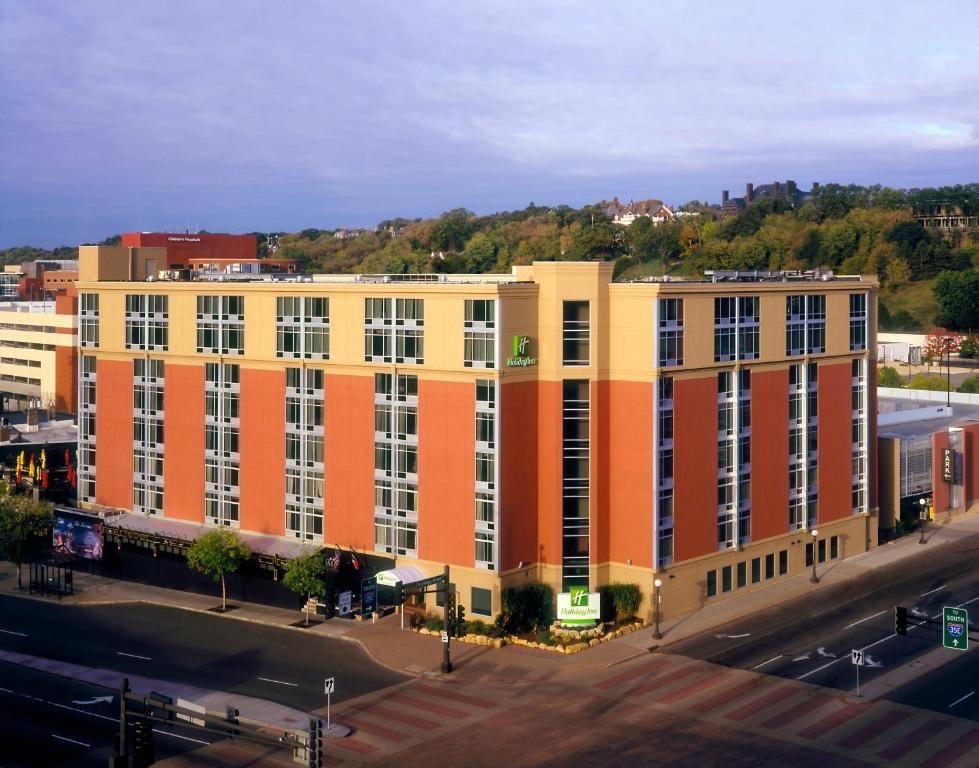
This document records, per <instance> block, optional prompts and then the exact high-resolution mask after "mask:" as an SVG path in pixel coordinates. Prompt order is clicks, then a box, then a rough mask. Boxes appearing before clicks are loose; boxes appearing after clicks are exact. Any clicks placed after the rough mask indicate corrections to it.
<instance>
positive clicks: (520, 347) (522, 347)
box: [506, 336, 537, 367]
mask: <svg viewBox="0 0 979 768" xmlns="http://www.w3.org/2000/svg"><path fill="white" fill-rule="evenodd" d="M506 364H507V365H509V366H517V367H522V366H526V365H537V360H536V359H535V358H534V356H533V355H532V354H531V352H530V336H514V337H513V354H512V355H510V356H509V357H507V359H506Z"/></svg>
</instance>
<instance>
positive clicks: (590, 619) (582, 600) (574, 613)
mask: <svg viewBox="0 0 979 768" xmlns="http://www.w3.org/2000/svg"><path fill="white" fill-rule="evenodd" d="M601 617H602V598H601V595H600V594H599V593H598V592H589V591H588V588H587V587H571V591H570V592H561V593H560V594H558V596H557V619H558V621H560V622H561V623H562V624H594V623H595V622H596V621H598V620H599V619H600V618H601Z"/></svg>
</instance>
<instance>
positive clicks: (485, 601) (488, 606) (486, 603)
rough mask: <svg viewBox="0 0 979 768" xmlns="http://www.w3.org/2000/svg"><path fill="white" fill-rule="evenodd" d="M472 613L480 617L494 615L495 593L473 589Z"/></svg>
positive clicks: (477, 588)
mask: <svg viewBox="0 0 979 768" xmlns="http://www.w3.org/2000/svg"><path fill="white" fill-rule="evenodd" d="M472 612H473V613H475V614H478V615H480V616H492V615H493V593H492V592H491V591H490V590H488V589H480V588H479V587H473V588H472Z"/></svg>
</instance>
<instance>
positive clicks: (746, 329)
mask: <svg viewBox="0 0 979 768" xmlns="http://www.w3.org/2000/svg"><path fill="white" fill-rule="evenodd" d="M759 321H760V316H759V301H758V297H757V296H739V297H738V360H755V359H757V357H758V347H759V336H758V332H759V331H758V323H759Z"/></svg>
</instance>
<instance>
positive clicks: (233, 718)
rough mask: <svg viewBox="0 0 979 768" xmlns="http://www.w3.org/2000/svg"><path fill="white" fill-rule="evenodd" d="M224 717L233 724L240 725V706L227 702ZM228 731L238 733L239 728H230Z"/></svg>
mask: <svg viewBox="0 0 979 768" xmlns="http://www.w3.org/2000/svg"><path fill="white" fill-rule="evenodd" d="M224 719H225V720H227V721H228V722H229V723H232V724H233V725H238V708H237V707H232V706H231V705H230V704H226V705H225V707H224ZM228 733H230V734H235V733H238V730H237V729H236V728H229V729H228Z"/></svg>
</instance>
